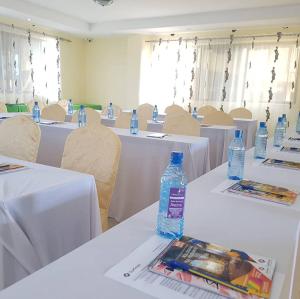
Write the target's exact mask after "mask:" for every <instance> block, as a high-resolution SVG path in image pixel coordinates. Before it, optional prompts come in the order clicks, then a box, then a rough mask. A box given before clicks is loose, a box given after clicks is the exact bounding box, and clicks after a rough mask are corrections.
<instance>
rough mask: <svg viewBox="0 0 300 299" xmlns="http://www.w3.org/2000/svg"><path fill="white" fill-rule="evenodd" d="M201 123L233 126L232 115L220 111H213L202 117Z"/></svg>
mask: <svg viewBox="0 0 300 299" xmlns="http://www.w3.org/2000/svg"><path fill="white" fill-rule="evenodd" d="M202 123H203V124H206V125H220V126H233V125H234V121H233V119H232V117H231V116H230V115H229V114H227V113H225V112H222V111H215V112H212V113H210V114H208V115H207V116H205V117H204V118H203V121H202Z"/></svg>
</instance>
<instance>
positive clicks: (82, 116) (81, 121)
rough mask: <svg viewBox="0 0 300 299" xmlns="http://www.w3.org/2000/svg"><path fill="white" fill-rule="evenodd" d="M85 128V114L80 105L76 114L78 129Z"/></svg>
mask: <svg viewBox="0 0 300 299" xmlns="http://www.w3.org/2000/svg"><path fill="white" fill-rule="evenodd" d="M85 126H86V112H85V108H84V106H83V105H80V109H79V112H78V127H79V128H81V127H85Z"/></svg>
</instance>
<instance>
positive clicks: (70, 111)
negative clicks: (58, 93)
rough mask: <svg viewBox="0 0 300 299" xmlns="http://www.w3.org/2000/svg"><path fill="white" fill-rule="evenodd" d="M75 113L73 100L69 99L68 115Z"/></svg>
mask: <svg viewBox="0 0 300 299" xmlns="http://www.w3.org/2000/svg"><path fill="white" fill-rule="evenodd" d="M73 111H74V108H73V103H72V100H71V99H69V101H68V115H73Z"/></svg>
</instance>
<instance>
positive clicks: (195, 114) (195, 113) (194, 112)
mask: <svg viewBox="0 0 300 299" xmlns="http://www.w3.org/2000/svg"><path fill="white" fill-rule="evenodd" d="M192 117H193V118H195V119H197V117H198V112H197V108H196V107H194V110H193V113H192Z"/></svg>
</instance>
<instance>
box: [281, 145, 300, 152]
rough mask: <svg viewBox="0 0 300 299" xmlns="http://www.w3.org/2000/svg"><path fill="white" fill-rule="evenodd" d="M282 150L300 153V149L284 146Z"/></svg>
mask: <svg viewBox="0 0 300 299" xmlns="http://www.w3.org/2000/svg"><path fill="white" fill-rule="evenodd" d="M280 150H281V151H282V152H289V153H300V147H291V146H283V147H282V148H281V149H280Z"/></svg>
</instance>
